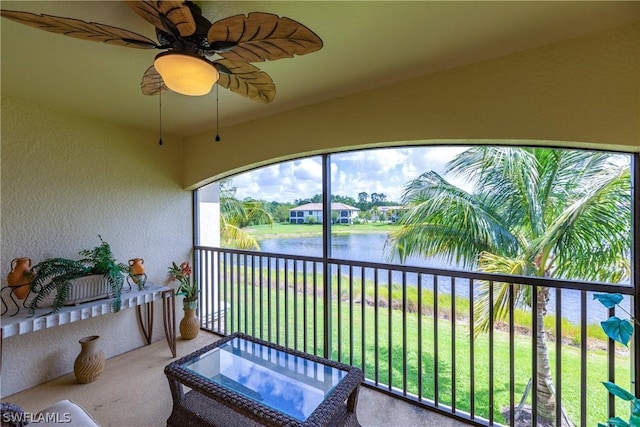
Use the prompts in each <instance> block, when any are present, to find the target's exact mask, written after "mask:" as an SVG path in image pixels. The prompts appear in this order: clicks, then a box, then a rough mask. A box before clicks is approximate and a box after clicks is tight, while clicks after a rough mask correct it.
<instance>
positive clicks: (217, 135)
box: [216, 84, 220, 141]
mask: <svg viewBox="0 0 640 427" xmlns="http://www.w3.org/2000/svg"><path fill="white" fill-rule="evenodd" d="M218 86H219V85H217V84H216V141H220V134H219V133H218V129H219V119H220V107H219V104H218Z"/></svg>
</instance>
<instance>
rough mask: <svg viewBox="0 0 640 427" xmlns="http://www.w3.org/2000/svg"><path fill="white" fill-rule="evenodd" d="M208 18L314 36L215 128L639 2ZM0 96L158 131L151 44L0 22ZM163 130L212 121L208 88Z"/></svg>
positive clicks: (222, 100)
mask: <svg viewBox="0 0 640 427" xmlns="http://www.w3.org/2000/svg"><path fill="white" fill-rule="evenodd" d="M197 3H198V4H199V5H200V6H201V7H202V9H203V15H204V16H205V17H207V18H208V19H209V20H210V21H211V22H214V21H216V20H218V19H222V18H225V17H227V16H231V15H236V14H240V13H242V14H248V13H249V12H254V11H260V12H269V13H275V14H277V15H280V16H287V17H289V18H292V19H294V20H296V21H299V22H301V23H303V24H304V25H306V26H307V27H309V28H310V29H312V30H313V31H314V32H315V33H316V34H318V35H319V36H320V37H321V38H322V40H323V42H324V47H323V48H322V49H321V50H320V51H318V52H315V53H312V54H309V55H306V56H299V57H295V58H291V59H283V60H279V61H274V62H263V63H256V64H254V65H257V66H258V67H260V68H261V69H262V70H263V71H266V72H267V73H268V74H269V75H270V76H271V77H272V78H273V80H274V82H275V84H276V88H277V92H276V98H275V100H274V101H273V102H272V103H271V104H261V103H257V102H255V101H251V100H248V99H246V98H243V97H241V96H239V95H237V94H234V93H232V92H229V91H227V90H226V89H224V88H220V90H219V105H220V118H219V123H220V126H221V127H224V126H228V125H232V124H237V123H241V122H243V121H247V120H253V119H257V118H260V117H265V116H269V115H272V114H276V113H279V112H282V111H286V110H290V109H294V108H298V107H301V106H304V105H307V104H314V103H318V102H322V101H324V100H328V99H332V98H336V97H340V96H344V95H347V94H350V93H355V92H359V91H363V90H367V89H372V88H376V87H380V86H385V85H388V84H391V83H394V82H398V81H401V80H405V79H410V78H414V77H418V76H421V75H426V74H430V73H433V72H436V71H439V70H443V69H447V68H452V67H456V66H460V65H464V64H468V63H472V62H477V61H481V60H484V59H489V58H494V57H498V56H502V55H508V54H511V53H513V52H517V51H521V50H525V49H529V48H533V47H537V46H542V45H545V44H550V43H554V42H558V41H561V40H565V39H569V38H574V37H579V36H582V35H586V34H590V33H593V32H597V31H600V30H604V29H607V28H611V27H616V26H619V25H624V24H626V23H629V22H632V21H637V20H639V19H640V2H637V1H623V2H611V1H605V2H596V1H568V2H562V1H550V2H544V1H531V2H530V1H514V2H507V1H491V2H484V1H472V2H462V1H442V2H438V1H411V2H404V1H354V2H351V1H321V2H316V1H253V2H248V1H215V2H213V1H211V2H208V1H199V2H197ZM0 7H2V8H3V9H11V10H24V11H29V12H33V13H45V14H50V15H56V16H64V17H71V18H77V19H81V20H85V21H93V22H99V23H103V24H109V25H113V26H117V27H121V28H126V29H128V30H132V31H135V32H138V33H140V34H143V35H145V36H147V37H149V38H152V39H155V31H154V28H153V26H152V25H151V24H149V23H147V22H146V21H144V20H143V19H142V18H140V17H139V16H138V15H137V14H136V13H134V12H133V11H132V10H131V9H130V8H129V7H128V6H127V5H126V4H125V3H124V2H119V1H69V2H63V1H41V2H38V1H26V2H25V1H2V2H0ZM0 25H1V38H0V42H1V51H0V52H1V60H2V61H1V64H2V86H1V93H2V95H3V96H9V97H15V98H21V99H26V100H29V101H33V102H36V103H38V104H41V105H44V106H48V107H53V108H59V109H63V110H66V111H70V112H73V113H77V114H80V115H85V116H89V117H95V118H99V119H102V120H106V121H109V122H114V123H120V124H125V125H128V126H133V127H136V128H142V129H151V130H157V129H158V111H159V108H158V107H159V106H158V101H159V99H158V97H157V96H145V95H142V93H141V92H140V80H141V77H142V74H143V73H144V71H145V70H146V69H147V68H148V67H149V66H150V65H151V64H152V62H153V58H154V56H155V55H156V54H157V53H158V52H157V51H150V50H140V49H130V48H125V47H118V46H111V45H106V44H102V43H92V42H88V41H84V40H78V39H74V38H71V37H65V36H62V35H57V34H52V33H48V32H45V31H42V30H37V29H34V28H30V27H26V26H24V25H21V24H18V23H15V22H12V21H9V20H6V19H2V22H0ZM162 127H163V132H166V133H171V134H176V135H190V134H194V133H200V132H202V131H205V130H214V129H215V127H216V91H215V88H214V90H213V91H212V92H211V93H210V94H209V95H206V96H202V97H188V96H183V95H178V94H175V93H170V94H165V95H163V96H162Z"/></svg>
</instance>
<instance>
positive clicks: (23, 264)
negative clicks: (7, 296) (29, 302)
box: [7, 258, 31, 299]
mask: <svg viewBox="0 0 640 427" xmlns="http://www.w3.org/2000/svg"><path fill="white" fill-rule="evenodd" d="M29 282H31V259H30V258H16V259H14V260H13V261H11V272H9V274H8V275H7V283H8V284H9V286H11V287H12V288H14V289H13V294H14V295H15V296H16V298H18V299H25V298H26V297H27V295H28V294H29V286H28V285H29Z"/></svg>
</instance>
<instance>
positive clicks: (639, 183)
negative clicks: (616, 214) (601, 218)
mask: <svg viewBox="0 0 640 427" xmlns="http://www.w3.org/2000/svg"><path fill="white" fill-rule="evenodd" d="M631 171H632V174H633V175H632V178H631V200H632V206H631V209H632V211H631V231H632V232H633V231H635V232H634V233H632V235H631V260H632V263H633V265H632V267H631V268H632V269H631V275H632V277H631V284H632V285H633V289H634V293H633V307H632V309H633V317H634V318H635V319H636V320H638V321H640V236H638V229H639V228H640V154H639V153H635V154H633V156H632V157H631ZM634 331H635V333H634V334H633V337H634V338H633V346H632V348H631V360H633V362H632V363H633V366H632V367H631V369H632V371H633V377H632V378H633V381H634V387H633V389H635V395H636V397H640V357H639V356H640V327H638V324H637V323H634Z"/></svg>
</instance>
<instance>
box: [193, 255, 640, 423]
mask: <svg viewBox="0 0 640 427" xmlns="http://www.w3.org/2000/svg"><path fill="white" fill-rule="evenodd" d="M195 267H196V277H197V280H198V281H199V283H201V284H202V293H201V300H200V307H199V313H200V319H201V326H202V327H203V328H205V329H209V330H211V331H213V332H216V333H219V334H223V335H228V334H230V333H233V332H237V331H239V332H244V333H247V334H250V335H252V336H255V337H258V338H261V339H264V340H267V341H271V342H275V343H277V344H280V345H284V346H287V347H290V348H293V349H296V350H301V351H304V352H307V353H311V354H315V355H320V356H323V357H326V358H329V359H332V360H335V361H339V362H343V363H347V364H350V365H354V366H358V367H360V368H361V369H362V370H363V371H364V373H365V378H366V380H365V384H366V385H369V386H371V387H375V388H376V389H378V390H381V391H383V392H385V393H389V394H391V395H394V396H396V397H398V398H401V399H405V400H407V401H411V402H413V403H416V404H418V405H422V406H424V407H428V408H430V409H433V410H436V411H438V412H441V413H444V414H447V415H450V416H453V417H457V418H459V419H461V420H464V421H466V422H469V421H470V422H471V423H473V424H477V425H514V424H515V421H516V420H517V419H518V418H519V417H521V416H528V417H530V418H531V421H532V423H531V425H536V423H537V422H538V421H541V419H540V418H541V415H540V414H539V413H538V411H531V410H530V408H532V407H533V408H537V407H538V406H539V405H540V404H541V403H542V401H541V399H542V397H541V395H540V390H539V388H540V384H539V382H538V381H536V380H535V379H536V377H537V376H536V375H535V374H534V373H535V372H538V367H539V365H540V364H542V363H544V359H540V358H539V357H536V355H537V354H539V351H540V345H541V340H540V338H539V337H538V336H539V335H540V334H539V333H538V332H540V331H543V330H544V332H545V333H544V336H545V337H546V338H548V342H547V343H546V344H547V347H546V349H547V351H546V353H547V354H548V357H549V362H550V372H551V376H552V379H553V384H552V386H551V387H549V388H550V390H551V391H552V393H553V396H555V399H553V400H554V401H555V403H556V405H555V410H554V412H553V418H554V420H553V421H554V423H555V425H562V423H563V420H565V423H566V420H570V422H571V423H573V424H575V425H579V426H593V425H596V424H597V423H598V422H605V420H606V419H608V418H609V417H611V416H614V415H617V416H620V417H622V418H625V417H626V419H628V418H629V407H628V405H625V404H624V402H621V401H617V400H614V399H613V397H612V396H611V395H609V394H608V393H607V391H606V389H605V388H604V387H603V386H602V384H601V382H603V381H613V382H616V383H617V384H619V385H621V386H623V387H625V388H631V389H632V385H633V384H634V383H635V382H637V381H638V377H639V376H640V373H639V372H634V369H633V367H632V361H633V360H634V354H633V351H634V349H633V348H632V349H631V350H629V349H627V348H625V347H622V346H621V345H619V344H615V343H614V342H613V341H612V340H608V339H607V338H606V337H605V336H604V334H603V333H602V331H601V328H600V325H599V322H600V321H601V320H604V319H606V318H607V317H608V316H610V315H614V314H615V315H618V316H621V317H622V316H624V315H625V314H624V313H622V312H621V311H620V310H615V309H609V310H606V309H604V308H602V307H601V306H599V305H598V303H597V301H593V298H592V295H591V294H593V293H621V294H623V295H624V296H625V299H624V302H623V304H625V307H626V309H627V311H628V312H630V313H633V310H632V307H634V306H633V304H634V303H633V299H634V295H637V294H635V292H636V291H635V288H634V287H633V286H623V285H609V284H598V283H584V282H577V281H559V280H549V279H540V278H523V277H513V276H505V275H496V274H484V273H476V272H468V271H454V270H441V269H433V268H420V267H411V266H404V265H392V264H382V263H368V262H359V261H348V260H341V259H333V258H322V257H308V256H291V255H283V254H275V253H263V252H252V251H240V250H232V249H221V248H211V247H202V246H197V247H196V248H195ZM518 290H520V291H522V290H525V291H526V292H528V294H529V295H538V293H539V291H543V290H549V292H548V302H546V300H540V299H539V298H535V297H533V298H531V299H530V303H531V304H530V306H531V307H530V309H524V308H519V307H521V306H522V304H518V303H521V302H522V301H520V300H517V299H516V298H517V297H518V295H522V293H521V292H520V293H518V292H516V291H518ZM482 292H486V295H485V296H486V297H488V301H489V302H490V303H489V304H487V305H486V310H484V311H483V310H481V308H482V307H480V304H481V303H480V298H479V295H480V293H482ZM542 295H543V296H546V295H547V294H546V293H544V294H542ZM498 299H502V300H503V301H504V307H505V308H504V313H502V314H504V315H503V316H502V317H501V319H503V320H498V319H497V315H498V314H499V313H497V312H495V311H494V309H493V304H492V302H495V301H497V300H498ZM541 301H542V302H541ZM541 303H542V304H545V306H546V307H547V309H548V313H547V315H546V316H544V317H541V318H539V317H538V316H536V315H534V314H532V313H536V312H537V309H538V308H541V307H540V304H541ZM482 313H484V315H487V316H488V318H489V319H490V320H489V322H488V328H487V330H486V331H485V332H484V333H478V332H477V331H476V328H477V326H478V325H480V324H481V323H482V320H483V319H482V317H481V316H482V315H483V314H482ZM636 334H637V331H636ZM618 400H619V399H618Z"/></svg>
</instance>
